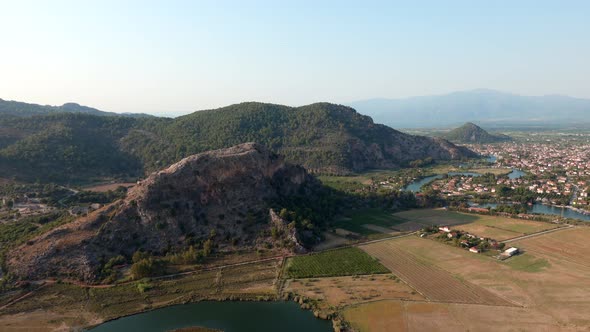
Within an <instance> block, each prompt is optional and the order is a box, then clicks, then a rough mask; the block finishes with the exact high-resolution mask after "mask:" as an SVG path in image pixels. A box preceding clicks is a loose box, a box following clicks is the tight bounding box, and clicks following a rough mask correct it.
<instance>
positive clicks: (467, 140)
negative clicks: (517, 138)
mask: <svg viewBox="0 0 590 332" xmlns="http://www.w3.org/2000/svg"><path fill="white" fill-rule="evenodd" d="M440 137H442V138H445V139H447V140H449V141H451V142H454V143H462V144H482V143H498V142H506V141H510V140H511V139H512V138H511V137H510V136H508V135H504V134H490V133H489V132H487V131H486V130H484V129H483V128H481V127H480V126H478V125H476V124H474V123H472V122H467V123H465V124H464V125H462V126H461V127H458V128H455V129H453V130H451V131H449V132H447V133H441V134H440Z"/></svg>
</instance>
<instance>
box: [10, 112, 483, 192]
mask: <svg viewBox="0 0 590 332" xmlns="http://www.w3.org/2000/svg"><path fill="white" fill-rule="evenodd" d="M253 141H254V142H259V143H261V144H263V145H265V146H267V147H269V148H270V149H271V150H273V151H275V152H278V153H280V154H282V155H284V156H285V158H286V160H287V161H289V162H292V163H296V164H300V165H303V166H305V167H306V168H307V169H308V170H310V171H312V172H325V173H350V172H359V171H364V170H368V169H375V168H388V167H395V166H404V165H408V164H409V163H411V162H412V161H415V160H421V159H425V158H428V157H430V158H433V159H437V160H449V159H461V158H465V157H474V156H475V154H474V153H473V152H471V151H469V150H468V149H466V148H462V147H457V146H455V145H454V144H452V143H449V142H448V141H446V140H444V139H436V138H428V137H423V136H413V135H408V134H404V133H402V132H399V131H397V130H395V129H392V128H389V127H387V126H384V125H380V124H376V123H374V122H373V120H372V119H371V118H370V117H368V116H364V115H361V114H359V113H357V112H356V111H355V110H354V109H352V108H350V107H346V106H342V105H334V104H328V103H318V104H312V105H307V106H302V107H288V106H282V105H274V104H264V103H242V104H236V105H231V106H228V107H224V108H220V109H215V110H206V111H198V112H195V113H192V114H189V115H186V116H183V117H179V118H176V119H168V118H142V119H133V118H123V117H110V116H92V115H87V114H53V115H45V116H36V117H29V118H26V117H20V118H12V119H4V120H2V119H1V118H0V171H1V172H2V173H3V174H5V175H6V176H10V177H15V178H17V179H19V178H22V179H23V180H40V181H47V180H51V181H57V182H81V181H88V179H90V178H100V177H137V176H141V175H143V174H147V173H149V172H151V171H154V170H157V169H160V168H162V167H165V166H166V165H170V164H172V163H174V162H177V161H179V160H180V159H182V158H184V157H186V156H189V155H192V154H196V153H200V152H203V151H208V150H214V149H221V148H225V147H229V146H233V145H236V144H240V143H243V142H253Z"/></svg>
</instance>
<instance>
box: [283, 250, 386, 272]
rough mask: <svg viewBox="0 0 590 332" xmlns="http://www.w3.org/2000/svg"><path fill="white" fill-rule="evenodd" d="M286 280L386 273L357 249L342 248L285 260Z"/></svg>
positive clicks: (379, 264) (378, 264) (383, 268)
mask: <svg viewBox="0 0 590 332" xmlns="http://www.w3.org/2000/svg"><path fill="white" fill-rule="evenodd" d="M285 269H286V270H285V275H286V277H287V278H313V277H334V276H346V275H360V274H375V273H388V272H389V270H387V268H385V267H384V266H383V265H382V264H381V263H379V261H377V259H375V258H373V257H371V256H369V255H368V254H367V253H365V252H364V251H362V250H360V249H358V248H344V249H335V250H329V251H324V252H321V253H317V254H311V255H305V256H295V257H291V258H289V259H288V260H287V263H286V266H285Z"/></svg>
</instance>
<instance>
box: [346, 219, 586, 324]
mask: <svg viewBox="0 0 590 332" xmlns="http://www.w3.org/2000/svg"><path fill="white" fill-rule="evenodd" d="M589 236H590V229H589V228H585V227H578V228H572V229H564V230H559V231H556V232H553V233H548V234H543V235H539V236H536V237H532V238H529V239H526V240H522V241H520V242H517V243H513V244H511V245H517V246H518V247H519V248H521V249H523V250H524V252H525V253H524V254H521V255H519V256H516V257H513V258H510V259H508V260H506V261H498V260H495V259H493V258H491V257H487V256H483V255H477V254H473V253H470V252H468V251H465V250H462V249H459V248H456V247H452V246H449V245H445V244H442V243H439V242H436V241H433V240H429V239H421V238H418V237H415V236H409V237H404V238H398V239H393V240H388V241H384V242H379V243H375V244H371V245H369V249H368V250H367V251H368V252H370V253H371V252H372V251H376V252H377V251H378V249H377V248H379V250H381V251H383V252H385V251H386V250H389V249H388V248H390V247H393V248H394V250H393V251H391V255H389V256H387V255H385V256H382V257H383V258H381V259H380V260H381V263H382V264H384V265H385V266H387V267H388V268H390V269H392V271H393V272H394V273H396V272H395V268H394V267H396V268H398V266H403V265H401V264H400V263H399V261H402V262H406V261H407V260H408V259H409V258H407V257H411V259H412V260H413V261H414V262H419V263H420V264H422V265H424V266H428V265H430V266H431V267H430V269H437V271H438V272H437V273H439V274H437V275H436V278H439V277H438V276H439V275H440V273H441V271H444V272H446V273H447V276H449V275H450V276H452V277H453V278H455V279H456V280H458V281H459V282H461V283H463V285H474V286H477V287H478V288H479V289H483V290H485V292H486V293H489V294H493V295H494V298H499V299H501V300H502V301H507V302H509V303H512V304H513V305H512V306H509V305H490V304H492V303H491V302H489V303H488V304H470V303H461V304H459V303H449V302H420V301H406V300H399V299H389V300H383V301H373V302H369V303H360V304H356V305H351V306H347V307H346V308H345V309H344V310H343V315H344V317H345V318H346V319H347V320H349V321H350V322H351V324H352V326H353V327H355V328H356V329H358V330H359V331H391V327H396V328H397V329H395V330H398V329H399V330H400V331H424V330H428V331H466V330H469V331H489V330H490V327H493V329H494V330H498V331H589V330H590V314H588V313H589V312H590V267H589V266H588V264H587V262H588V260H584V258H585V257H590V246H589V245H588V240H587V239H588V237H589ZM389 243H393V245H391V246H390V245H389ZM385 244H388V245H385ZM375 245H379V246H375ZM371 246H372V247H371ZM380 247H381V248H380ZM382 247H385V248H382ZM393 254H395V255H400V254H401V255H403V256H404V257H406V258H405V259H404V260H400V259H399V258H397V257H393V256H394V255H393ZM377 255H383V253H381V254H379V253H378V252H377ZM388 257H389V258H388ZM392 257H393V258H392ZM389 261H391V262H394V263H393V265H392V264H390V263H388V262H389ZM585 263H586V264H585ZM414 264H415V263H414ZM401 269H402V271H401V272H405V271H406V270H405V269H404V268H403V267H401ZM400 277H401V276H400ZM406 278H407V279H408V281H409V282H408V283H409V284H410V285H411V286H414V285H417V286H414V287H422V285H423V283H425V281H424V280H425V279H426V278H423V277H421V276H416V277H414V278H415V279H414V280H411V279H412V275H411V274H410V273H409V272H406V277H405V278H404V277H402V279H404V280H405V279H406ZM436 278H432V279H431V280H430V281H431V283H432V284H437V283H439V281H438V280H436ZM412 282H414V284H412ZM424 287H426V288H425V289H428V285H426V286H424ZM470 287H471V286H470ZM470 289H471V288H470ZM428 294H430V293H428V290H427V291H426V295H427V297H428ZM447 295H448V294H447ZM431 296H432V295H431ZM436 296H441V294H438V293H437V295H436ZM443 296H444V294H443ZM453 296H454V295H453ZM497 304H499V303H497Z"/></svg>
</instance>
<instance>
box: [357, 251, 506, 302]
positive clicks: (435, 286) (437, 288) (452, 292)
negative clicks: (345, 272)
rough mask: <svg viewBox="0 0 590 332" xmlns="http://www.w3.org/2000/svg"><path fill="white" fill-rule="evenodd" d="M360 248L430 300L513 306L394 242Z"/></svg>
mask: <svg viewBox="0 0 590 332" xmlns="http://www.w3.org/2000/svg"><path fill="white" fill-rule="evenodd" d="M359 248H361V249H362V250H364V251H366V252H367V253H368V254H369V255H371V256H373V257H376V258H377V259H379V261H380V262H381V264H383V265H384V266H385V267H387V268H388V269H390V270H391V272H393V273H394V274H395V275H397V276H398V277H399V278H400V279H402V280H403V281H405V282H406V283H407V284H408V285H410V286H412V287H413V288H414V289H416V290H417V291H418V292H420V293H421V294H422V295H424V296H426V297H427V298H428V299H430V300H432V301H437V302H451V303H473V304H488V305H505V306H511V305H513V304H512V303H510V302H508V301H506V300H504V299H502V298H500V297H498V296H496V295H494V294H492V293H490V292H489V291H487V290H485V289H484V288H482V287H480V286H477V285H474V284H472V283H469V282H467V281H463V280H460V279H458V278H456V277H454V276H453V275H451V274H450V273H449V272H447V271H445V270H443V269H441V268H438V267H436V266H433V265H432V264H429V263H427V262H424V261H422V260H420V259H418V258H417V257H416V256H414V255H413V254H411V253H410V252H408V251H406V250H404V249H403V246H401V245H399V244H397V243H396V242H395V240H393V241H382V242H377V243H372V244H369V245H365V246H360V247H359Z"/></svg>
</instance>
